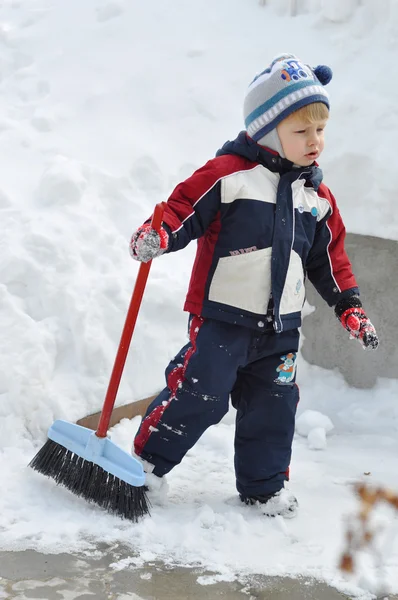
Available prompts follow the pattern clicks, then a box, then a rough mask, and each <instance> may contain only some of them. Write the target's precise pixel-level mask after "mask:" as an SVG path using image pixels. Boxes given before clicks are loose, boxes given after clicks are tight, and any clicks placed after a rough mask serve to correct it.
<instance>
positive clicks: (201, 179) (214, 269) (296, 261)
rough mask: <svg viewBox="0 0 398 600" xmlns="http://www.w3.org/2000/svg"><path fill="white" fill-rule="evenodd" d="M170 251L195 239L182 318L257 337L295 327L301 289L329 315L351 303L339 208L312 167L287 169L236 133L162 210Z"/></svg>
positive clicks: (352, 281) (284, 162) (302, 297)
mask: <svg viewBox="0 0 398 600" xmlns="http://www.w3.org/2000/svg"><path fill="white" fill-rule="evenodd" d="M163 221H164V224H165V226H166V228H167V229H168V231H169V232H170V233H171V235H170V240H169V247H168V250H167V251H168V252H175V251H177V250H180V249H182V248H184V247H185V246H186V245H187V244H188V243H189V242H190V241H191V240H193V239H198V248H197V254H196V259H195V263H194V266H193V270H192V275H191V281H190V285H189V290H188V294H187V298H186V302H185V306H184V309H185V310H187V311H188V312H190V313H193V314H196V315H200V316H203V317H210V318H213V319H219V320H222V321H227V322H229V323H236V324H239V325H244V326H248V327H252V328H254V329H257V330H264V328H265V327H266V323H267V312H268V316H269V307H270V306H272V307H273V316H272V319H273V326H274V329H275V331H277V332H280V331H283V330H288V329H293V328H296V327H299V326H300V325H301V309H302V306H303V303H304V300H305V290H304V281H305V278H306V277H307V276H308V278H309V279H310V280H311V282H312V283H313V284H314V286H315V287H316V289H317V290H318V292H319V293H320V295H321V296H322V297H323V298H324V299H325V300H326V302H327V303H328V304H329V305H330V306H334V305H335V304H336V303H337V302H338V301H339V300H340V299H341V298H342V297H343V296H347V295H352V294H358V293H359V290H358V287H357V284H356V281H355V278H354V275H353V273H352V269H351V264H350V262H349V260H348V257H347V254H346V252H345V249H344V239H345V228H344V224H343V222H342V219H341V216H340V213H339V211H338V208H337V205H336V201H335V199H334V197H333V195H332V193H331V192H330V190H329V189H328V188H327V187H326V186H325V185H324V184H323V183H322V171H321V170H320V169H319V168H318V167H317V166H315V165H313V166H310V167H294V165H293V164H292V163H291V162H290V161H288V160H286V159H282V158H280V157H279V155H277V154H274V153H273V152H272V151H269V150H267V149H265V148H263V147H261V146H259V145H258V144H256V143H255V142H254V141H253V140H251V138H249V137H248V136H247V134H246V132H241V133H240V134H239V136H238V137H237V139H236V140H234V141H232V142H227V143H226V144H225V145H224V146H223V148H222V149H221V150H219V151H218V153H217V156H216V158H213V159H212V160H210V161H208V162H207V163H206V164H205V165H204V166H203V167H202V168H200V169H199V170H197V171H196V172H195V173H194V174H193V175H192V176H191V177H189V178H188V179H187V180H186V181H184V182H182V183H180V184H179V185H178V186H177V187H176V188H175V190H174V191H173V193H172V194H171V196H170V198H169V199H168V201H167V203H166V207H165V213H164V217H163Z"/></svg>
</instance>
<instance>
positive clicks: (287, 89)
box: [244, 54, 333, 156]
mask: <svg viewBox="0 0 398 600" xmlns="http://www.w3.org/2000/svg"><path fill="white" fill-rule="evenodd" d="M332 75H333V74H332V70H331V69H330V67H327V66H326V65H319V66H318V67H315V68H311V67H309V66H308V65H306V64H304V63H303V62H302V61H301V60H300V59H299V58H297V56H295V55H294V54H280V55H279V56H276V57H275V58H274V59H273V61H272V63H271V64H270V66H269V67H268V68H267V69H265V70H264V71H263V72H262V73H260V74H259V75H257V76H256V77H255V78H254V80H253V81H252V82H251V84H250V85H249V88H248V90H247V93H246V97H245V101H244V118H245V126H246V131H247V133H248V135H249V136H250V137H251V138H252V139H253V140H254V141H255V142H257V143H259V144H261V145H262V146H268V147H269V148H272V149H273V150H276V151H277V152H279V154H280V155H281V156H283V150H282V146H281V143H280V140H279V136H278V134H277V131H276V127H277V125H278V124H279V123H280V122H281V121H283V119H286V117H288V116H289V115H290V114H291V113H293V112H295V111H296V110H298V109H300V108H302V107H303V106H307V105H308V104H312V103H313V102H323V103H324V104H325V105H326V106H327V108H328V109H330V104H329V94H328V93H327V91H326V90H325V89H324V86H325V85H327V84H328V83H329V82H330V80H331V79H332Z"/></svg>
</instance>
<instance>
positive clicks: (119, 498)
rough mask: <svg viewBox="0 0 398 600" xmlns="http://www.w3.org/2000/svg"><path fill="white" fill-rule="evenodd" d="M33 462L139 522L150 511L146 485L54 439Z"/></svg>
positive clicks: (89, 497) (70, 486)
mask: <svg viewBox="0 0 398 600" xmlns="http://www.w3.org/2000/svg"><path fill="white" fill-rule="evenodd" d="M29 466H30V467H32V469H34V470H35V471H38V472H39V473H41V474H42V475H46V476H47V477H51V478H52V479H54V480H55V481H56V483H57V484H58V485H63V486H64V487H66V488H67V489H68V490H70V491H71V492H73V493H74V494H75V495H76V496H80V497H82V498H84V499H85V500H87V501H88V502H93V503H95V504H97V505H98V506H101V508H104V509H106V510H107V511H109V512H111V513H114V514H117V515H119V516H121V517H123V518H125V519H129V520H131V521H134V522H137V521H138V519H139V518H140V517H143V516H145V515H146V514H149V501H148V498H147V496H146V487H145V486H141V487H135V486H133V485H130V484H129V483H126V482H125V481H123V480H121V479H119V478H118V477H115V476H114V475H112V474H111V473H108V472H107V471H104V469H103V468H102V467H100V466H99V465H96V464H95V463H93V462H90V461H88V460H85V459H84V458H82V457H81V456H78V455H77V454H74V453H73V452H70V450H68V449H67V448H64V446H61V444H57V443H56V442H53V441H52V440H47V442H46V443H45V444H44V446H43V447H42V448H41V449H40V450H39V452H38V453H37V454H36V456H35V457H34V458H33V459H32V460H31V462H30V463H29Z"/></svg>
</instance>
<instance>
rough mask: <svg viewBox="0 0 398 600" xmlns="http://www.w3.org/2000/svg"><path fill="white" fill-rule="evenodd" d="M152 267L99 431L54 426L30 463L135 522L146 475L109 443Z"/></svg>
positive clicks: (141, 278)
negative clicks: (114, 409)
mask: <svg viewBox="0 0 398 600" xmlns="http://www.w3.org/2000/svg"><path fill="white" fill-rule="evenodd" d="M163 210H164V208H163V203H159V204H157V205H156V207H155V211H154V214H153V218H152V222H151V225H152V227H153V229H155V230H159V228H160V226H161V222H162V216H163ZM151 262H152V261H149V262H147V263H141V265H140V268H139V271H138V276H137V280H136V283H135V287H134V291H133V295H132V298H131V302H130V306H129V309H128V312H127V317H126V322H125V324H124V328H123V332H122V336H121V339H120V344H119V348H118V351H117V354H116V359H115V363H114V366H113V370H112V375H111V378H110V381H109V385H108V390H107V393H106V396H105V401H104V405H103V408H102V412H101V417H100V420H99V423H98V428H97V430H96V431H95V432H93V431H92V430H91V429H88V428H86V427H81V426H80V425H75V424H73V423H68V422H67V421H63V420H57V421H54V423H53V424H52V426H51V427H50V429H49V430H48V440H47V442H46V443H45V444H44V446H43V447H42V448H41V449H40V450H39V452H38V453H37V454H36V456H35V457H34V458H33V459H32V461H31V462H30V463H29V466H30V467H32V468H33V469H35V470H36V471H38V472H39V473H42V475H46V476H47V477H51V478H52V479H54V480H55V481H56V482H57V484H60V485H63V486H65V487H66V488H67V489H68V490H70V491H71V492H73V493H74V494H76V495H77V496H81V497H82V498H85V500H87V501H88V502H93V503H95V504H97V505H99V506H101V507H102V508H104V509H106V510H108V511H109V512H112V513H114V514H117V515H120V516H122V517H124V518H126V519H131V520H132V521H135V522H137V521H138V519H139V517H142V516H144V515H145V514H149V506H148V499H147V497H146V487H145V486H144V484H145V473H144V470H143V468H142V465H141V463H140V462H139V461H138V460H137V459H136V458H134V457H133V456H131V455H130V454H128V453H127V452H125V451H124V450H122V449H121V448H119V447H118V446H116V444H114V443H113V442H112V441H111V440H110V439H109V438H108V437H107V431H108V428H109V422H110V419H111V415H112V411H113V407H114V404H115V400H116V394H117V391H118V388H119V383H120V379H121V377H122V373H123V368H124V365H125V362H126V357H127V353H128V350H129V346H130V342H131V337H132V335H133V331H134V327H135V324H136V321H137V315H138V311H139V308H140V305H141V300H142V296H143V294H144V289H145V285H146V282H147V279H148V275H149V270H150V267H151Z"/></svg>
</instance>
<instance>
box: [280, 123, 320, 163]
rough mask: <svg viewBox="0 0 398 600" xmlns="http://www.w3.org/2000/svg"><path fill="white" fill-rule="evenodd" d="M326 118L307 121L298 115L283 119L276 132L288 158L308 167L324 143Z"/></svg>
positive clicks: (317, 155) (318, 154)
mask: <svg viewBox="0 0 398 600" xmlns="http://www.w3.org/2000/svg"><path fill="white" fill-rule="evenodd" d="M325 126H326V119H324V120H321V121H316V122H315V123H308V122H307V121H305V120H304V119H303V118H301V117H300V116H299V115H297V116H295V115H293V116H292V117H290V118H288V119H284V121H282V122H281V123H279V125H278V127H277V132H278V135H279V139H280V141H281V144H282V148H283V151H284V153H285V156H286V158H287V159H288V160H290V161H291V162H293V163H294V164H296V165H300V167H308V166H309V165H311V164H312V163H313V162H314V160H316V159H317V158H318V157H319V156H320V154H321V152H322V150H323V148H324V145H325V140H324V129H325Z"/></svg>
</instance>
